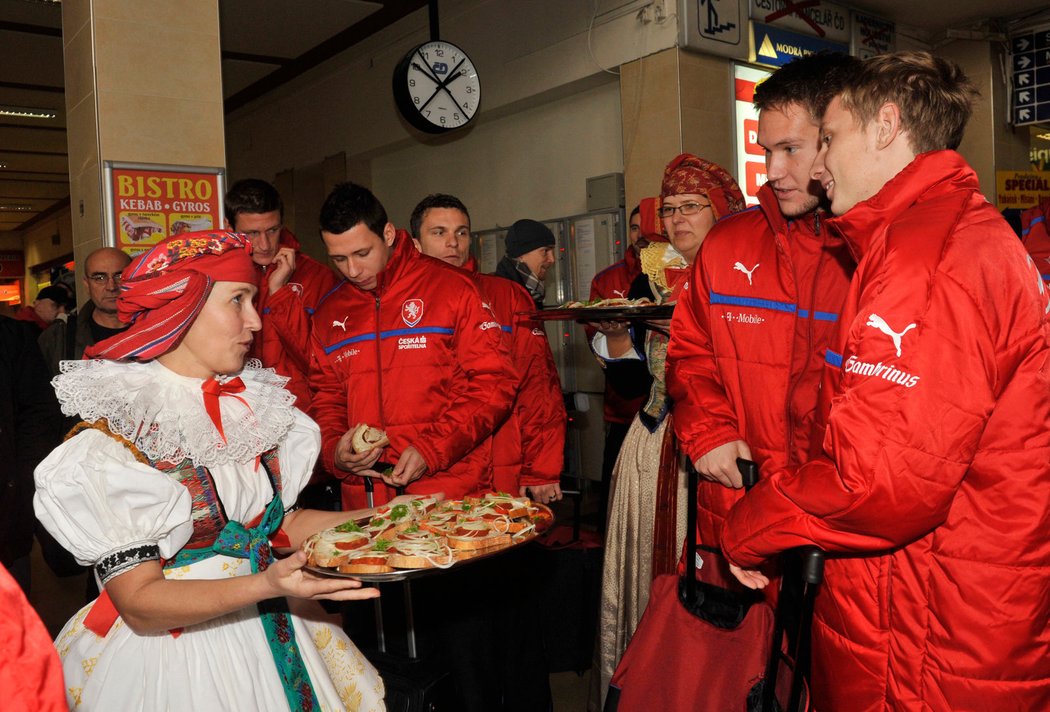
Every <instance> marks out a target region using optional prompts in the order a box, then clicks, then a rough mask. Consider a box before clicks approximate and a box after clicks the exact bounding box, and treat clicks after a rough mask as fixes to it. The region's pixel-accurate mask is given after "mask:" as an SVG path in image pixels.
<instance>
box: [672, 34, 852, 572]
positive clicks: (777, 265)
mask: <svg viewBox="0 0 1050 712" xmlns="http://www.w3.org/2000/svg"><path fill="white" fill-rule="evenodd" d="M856 61H857V60H854V59H852V58H850V57H847V56H845V55H839V54H817V55H811V56H809V57H805V58H802V59H797V60H795V61H793V62H791V63H790V64H788V65H786V66H784V67H782V68H781V69H779V70H778V71H776V72H775V73H773V75H772V76H770V77H769V78H768V79H766V80H765V81H764V82H762V83H761V84H759V85H758V86H757V87H756V89H755V96H754V103H755V106H756V108H757V109H758V111H759V117H758V142H759V144H760V145H761V146H762V147H763V148H764V149H765V151H766V174H767V176H768V182H767V183H766V184H765V185H763V186H762V188H761V189H760V191H759V196H758V197H759V205H758V206H757V207H755V208H751V209H750V210H746V211H744V212H742V213H737V214H735V215H731V216H729V217H728V218H726V219H725V220H722V221H720V222H719V223H718V224H717V225H715V226H714V228H712V230H711V232H710V233H709V234H708V236H707V239H706V240H705V241H704V245H703V247H702V249H701V251H700V255H699V258H698V259H697V260H696V262H695V267H694V272H693V275H692V276H691V278H690V279H689V282H688V283H687V285H686V287H685V290H684V291H683V294H682V297H681V299H679V301H678V306H677V307H676V309H675V315H674V320H673V321H672V325H671V342H670V344H669V346H668V351H667V384H668V392H669V393H670V394H671V397H672V399H673V402H674V416H675V417H674V424H675V432H676V434H677V435H678V438H679V441H680V442H681V444H682V447H683V449H684V450H685V452H686V453H687V455H688V457H689V458H690V460H692V461H693V462H694V463H695V465H696V468H697V471H698V472H699V473H700V474H701V476H702V478H704V479H702V480H701V482H700V487H699V490H698V493H697V503H698V518H697V532H698V536H699V541H700V542H701V543H702V544H705V545H708V546H715V547H717V546H718V538H719V534H720V531H721V526H722V521H723V519H724V517H725V515H726V513H727V512H728V511H729V509H730V508H731V507H732V506H733V504H734V503H735V502H736V501H737V500H738V499H739V498H740V497H741V496H742V495H743V490H742V489H741V486H742V485H741V479H740V473H739V472H738V471H737V466H736V460H737V458H738V457H743V458H746V459H750V460H754V461H755V462H757V463H758V465H759V467H760V469H761V470H762V471H767V470H772V469H776V468H780V467H784V466H786V465H788V464H796V465H797V464H800V463H802V462H805V460H806V458H807V456H808V453H809V446H810V432H811V430H812V427H813V418H814V413H815V411H816V406H817V395H818V392H819V386H820V377H821V373H822V371H823V365H824V350H825V349H826V348H827V346H829V345H830V344H831V340H832V338H833V337H834V335H835V333H836V327H837V321H836V320H837V319H838V313H839V311H840V307H841V305H842V302H843V300H844V299H845V296H846V290H847V288H848V286H849V279H850V275H851V274H852V270H853V260H852V258H851V257H850V255H849V252H848V250H847V249H846V245H845V242H844V241H843V240H842V238H840V237H836V236H833V235H831V234H829V233H828V231H827V230H825V229H824V228H823V225H822V221H823V219H824V212H823V209H822V207H821V206H822V203H823V201H824V192H823V190H822V188H821V187H820V184H819V183H818V182H817V181H815V180H813V179H812V178H811V177H810V172H811V169H812V165H813V160H814V159H815V158H816V156H817V152H818V150H819V147H820V117H821V114H822V113H823V110H824V102H825V101H826V99H825V98H824V97H825V94H826V90H825V86H826V85H828V84H829V83H833V82H834V81H836V77H837V76H838V74H840V73H841V72H842V70H843V69H848V68H849V67H851V66H853V65H854V63H855V62H856ZM725 573H728V572H725Z"/></svg>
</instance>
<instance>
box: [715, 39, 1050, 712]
mask: <svg viewBox="0 0 1050 712" xmlns="http://www.w3.org/2000/svg"><path fill="white" fill-rule="evenodd" d="M975 97H976V91H975V90H974V88H973V85H972V84H971V83H970V82H969V81H968V80H967V79H966V77H965V76H964V75H963V73H962V71H961V70H960V69H959V67H958V66H957V65H955V64H953V63H951V62H949V61H947V60H944V59H941V58H938V57H935V56H933V55H931V54H929V53H926V52H900V53H896V54H891V55H879V56H877V57H873V58H871V59H869V60H866V61H865V62H864V64H863V66H862V67H861V69H860V70H859V71H855V72H853V73H851V76H850V77H849V79H848V81H847V83H846V85H845V87H844V88H843V89H842V91H841V92H839V93H837V95H836V96H835V97H834V99H833V100H832V101H831V102H830V104H829V106H828V108H827V111H826V113H825V114H824V118H823V122H822V125H821V133H822V139H823V144H824V148H823V149H822V151H821V153H820V154H819V155H818V157H817V160H816V162H815V164H814V166H813V176H814V177H815V178H817V179H819V180H820V181H821V184H822V185H823V186H824V188H825V190H826V191H827V194H828V197H829V198H830V199H831V210H832V212H833V213H835V215H837V216H840V217H836V218H834V219H832V220H829V221H828V222H827V223H826V227H828V228H829V229H830V230H832V231H834V232H835V233H837V234H841V235H842V236H843V237H844V238H845V239H846V240H847V242H848V244H849V246H850V249H851V250H852V252H853V254H855V255H856V256H857V258H858V260H859V261H858V265H857V270H856V274H855V276H854V278H853V283H852V285H851V287H850V291H849V295H848V298H847V301H846V304H845V305H844V306H843V309H842V318H841V322H840V327H839V335H838V337H837V339H836V345H835V348H834V349H829V350H828V352H827V357H826V361H827V363H828V365H829V369H828V371H827V380H826V382H825V394H824V396H826V397H824V396H822V399H821V404H822V408H821V422H823V423H826V433H825V435H824V438H823V443H822V445H823V447H822V451H823V452H822V453H821V455H820V456H819V457H816V458H815V459H812V460H810V461H809V462H807V463H805V464H804V465H802V466H801V467H800V468H781V469H779V470H778V471H775V472H769V473H768V475H769V476H768V477H766V478H765V480H764V481H761V482H759V484H758V486H757V487H756V488H755V489H753V490H752V491H751V492H750V493H749V494H748V495H747V496H746V497H744V499H743V500H741V501H740V502H739V503H738V504H737V505H736V506H735V507H734V508H733V510H732V512H731V513H730V515H729V517H728V518H727V520H726V523H725V527H724V529H723V535H722V544H723V549H724V551H725V554H726V556H727V557H728V559H729V560H730V561H731V562H732V563H733V564H736V565H739V567H740V568H734V573H736V574H737V576H738V578H740V580H741V581H743V582H744V583H745V584H747V585H749V586H752V587H755V586H762V585H763V584H764V583H765V578H764V577H763V576H762V575H761V574H759V573H757V572H756V571H754V568H755V567H756V566H758V565H760V564H761V563H762V562H763V561H765V560H766V559H768V558H769V557H771V556H773V555H775V554H777V553H778V552H780V551H783V550H785V549H788V548H792V547H796V546H803V545H815V546H818V547H820V548H822V549H824V550H826V551H827V552H828V553H829V554H830V556H829V557H828V561H827V565H826V576H825V582H824V586H823V588H822V590H821V591H820V595H819V596H818V597H817V610H816V617H815V620H814V626H813V636H814V637H813V670H814V673H813V684H812V692H813V698H812V699H813V702H814V706H815V707H816V708H818V709H822V710H844V709H849V710H890V709H924V710H962V709H989V710H992V709H995V710H999V709H1018V710H1035V709H1047V708H1048V707H1050V628H1048V626H1047V620H1048V619H1050V598H1048V597H1047V595H1046V592H1047V589H1048V587H1050V546H1048V545H1047V537H1046V532H1047V531H1048V530H1050V386H1048V382H1047V363H1048V361H1050V323H1048V320H1047V310H1048V309H1050V306H1048V301H1047V294H1046V291H1045V287H1044V285H1043V283H1042V281H1041V279H1040V276H1039V271H1038V270H1037V269H1036V266H1035V265H1034V264H1033V262H1032V260H1031V259H1030V258H1029V256H1028V255H1027V254H1025V251H1024V249H1023V247H1022V246H1021V245H1020V243H1019V241H1018V240H1017V237H1016V236H1015V235H1014V233H1013V232H1012V231H1011V229H1010V228H1009V227H1008V225H1007V224H1006V222H1005V221H1004V220H1003V218H1002V216H1001V215H999V213H998V212H997V211H996V210H995V208H994V207H992V206H991V205H989V204H988V202H987V201H986V200H985V199H984V197H983V196H982V194H981V192H980V186H979V185H978V182H977V176H976V174H975V173H974V171H973V169H971V168H970V166H969V165H967V163H966V161H965V160H963V158H962V156H960V155H959V154H958V153H956V152H955V150H954V149H955V148H957V147H958V145H959V143H960V141H961V139H962V135H963V130H964V128H965V126H966V123H967V121H968V119H969V117H970V113H971V105H972V102H973V100H974V98H975Z"/></svg>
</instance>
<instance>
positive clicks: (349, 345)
mask: <svg viewBox="0 0 1050 712" xmlns="http://www.w3.org/2000/svg"><path fill="white" fill-rule="evenodd" d="M320 222H321V236H322V238H323V239H324V242H325V246H326V247H327V249H328V254H329V256H330V257H331V259H332V261H333V263H334V264H335V266H336V269H337V270H339V272H340V273H341V274H342V275H343V277H344V279H343V281H342V282H340V283H339V285H338V286H337V287H336V288H335V289H333V290H332V291H331V292H329V294H328V295H327V296H326V297H325V298H324V299H323V300H322V302H321V304H320V305H319V306H318V308H317V310H316V312H315V313H314V316H313V341H314V344H313V347H314V348H313V369H312V372H311V378H310V383H311V387H312V388H313V390H314V400H313V409H312V415H313V417H314V419H315V420H316V421H317V423H318V425H320V426H321V438H322V442H321V461H322V462H323V464H324V467H325V469H326V470H328V471H329V472H331V473H332V474H333V475H335V476H336V477H338V478H339V479H341V480H342V491H343V503H344V506H345V507H346V508H348V509H349V508H353V507H357V506H358V504H361V505H364V503H365V499H366V498H365V489H364V480H363V479H362V478H363V477H372V478H381V481H380V480H379V479H375V480H374V481H375V482H377V483H378V486H377V487H376V503H382V502H385V501H388V500H389V499H390V498H391V497H392V496H393V494H394V491H395V488H396V487H405V486H407V489H408V492H411V493H419V494H429V493H434V492H443V493H444V494H445V496H446V497H447V498H449V499H453V498H459V497H464V496H467V495H479V494H483V493H485V492H487V491H489V490H490V489H491V486H492V442H491V436H492V433H493V432H494V431H495V430H496V429H497V428H498V427H499V425H500V424H501V423H503V421H504V420H506V419H507V417H508V415H509V414H510V410H511V405H512V403H513V401H514V394H515V392H516V390H517V383H518V375H517V372H516V370H515V368H514V366H513V365H512V363H511V361H510V358H509V355H508V351H507V345H506V342H505V339H503V338H502V330H501V329H500V324H499V322H498V321H497V320H496V317H495V316H494V315H493V314H492V312H491V311H490V310H489V309H488V308H487V307H486V306H485V305H484V303H483V302H482V299H481V295H480V294H479V293H478V290H477V287H475V286H474V283H473V280H472V279H471V278H470V275H468V274H466V273H465V272H463V270H458V269H456V268H454V267H449V266H448V265H446V264H444V263H443V262H441V261H440V260H435V259H433V258H431V257H426V256H425V255H421V254H419V252H417V251H416V249H415V247H414V246H413V245H412V238H411V236H410V235H409V234H408V233H407V232H405V231H403V230H401V231H398V230H395V229H394V226H393V225H392V224H390V223H389V222H388V221H387V216H386V211H385V210H384V209H383V206H382V205H381V204H380V203H379V201H378V200H376V198H375V196H374V195H372V193H371V192H369V191H368V190H367V189H365V188H362V187H360V186H358V185H354V184H353V183H343V184H341V185H338V186H336V188H335V189H334V190H333V191H332V193H331V194H330V195H329V196H328V198H327V199H326V200H325V203H324V205H323V206H322V208H321V221H320ZM359 423H366V424H368V425H370V426H372V427H376V428H380V429H382V430H384V431H386V434H387V436H388V437H389V439H390V445H389V446H387V447H385V448H373V449H372V450H369V451H368V452H366V453H354V452H353V450H352V448H351V446H350V441H351V437H350V436H351V431H352V429H353V428H354V426H356V425H357V424H359ZM377 463H383V464H377ZM387 465H391V466H392V470H389V471H387V469H386V467H387ZM384 483H385V484H384Z"/></svg>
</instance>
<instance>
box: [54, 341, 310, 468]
mask: <svg viewBox="0 0 1050 712" xmlns="http://www.w3.org/2000/svg"><path fill="white" fill-rule="evenodd" d="M61 370H62V373H61V374H60V375H58V376H55V378H54V379H53V380H52V381H51V383H52V385H53V386H54V387H55V392H56V393H57V394H58V402H59V403H60V404H61V406H62V412H63V413H65V414H66V415H70V416H72V415H79V416H80V417H81V418H83V419H84V420H86V421H87V422H89V423H94V422H95V421H97V420H99V419H101V418H105V419H106V421H108V423H109V429H110V430H111V431H112V432H114V433H116V434H117V435H120V436H122V437H124V438H127V439H128V440H130V441H131V442H133V443H134V444H135V446H136V447H138V448H139V449H140V450H141V451H142V452H143V453H144V454H145V455H146V457H148V458H150V459H151V460H163V461H166V462H182V460H183V459H185V458H187V457H188V458H190V460H192V461H193V463H194V465H197V466H204V467H215V466H217V465H225V464H228V463H248V462H251V461H253V460H254V459H255V457H256V456H257V455H259V454H261V453H263V452H266V451H267V450H270V449H272V448H273V447H276V445H277V444H278V443H279V442H280V441H281V439H282V438H283V437H284V436H285V435H286V434H287V433H288V431H289V430H290V429H291V427H292V424H293V422H294V420H295V414H294V411H293V408H292V406H293V403H294V402H295V396H293V395H292V394H291V393H289V392H288V391H286V390H285V389H284V384H285V383H287V381H288V379H287V378H285V377H284V376H278V375H277V374H276V373H274V372H273V370H272V369H263V368H260V364H259V362H258V361H255V360H252V361H249V362H248V365H246V366H245V368H244V370H243V371H241V373H240V374H239V375H240V378H241V380H242V381H243V382H244V385H245V390H244V392H243V393H240V394H239V398H234V397H232V396H223V397H221V398H220V399H219V403H220V409H221V411H222V425H223V430H224V432H225V434H226V442H223V440H222V437H221V436H220V435H219V431H218V430H216V428H215V425H214V424H213V423H212V421H211V418H209V417H208V413H207V411H206V410H205V408H204V396H203V392H202V391H201V384H203V382H204V381H203V379H200V378H189V377H186V376H180V375H178V374H177V373H175V372H173V371H170V370H169V369H167V368H166V367H164V366H163V365H161V364H160V363H158V362H156V361H149V362H147V363H134V362H118V361H102V360H99V361H63V362H62V364H61ZM245 403H247V407H246V406H245Z"/></svg>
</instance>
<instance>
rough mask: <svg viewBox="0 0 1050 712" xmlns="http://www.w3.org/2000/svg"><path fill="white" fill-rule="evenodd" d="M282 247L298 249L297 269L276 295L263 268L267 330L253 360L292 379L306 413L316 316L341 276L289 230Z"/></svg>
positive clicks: (261, 302) (259, 303) (260, 299)
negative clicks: (312, 321) (301, 249)
mask: <svg viewBox="0 0 1050 712" xmlns="http://www.w3.org/2000/svg"><path fill="white" fill-rule="evenodd" d="M280 246H281V247H291V248H292V249H294V250H295V271H293V272H292V274H291V276H290V277H289V278H288V282H287V283H286V284H285V285H284V286H283V287H281V288H280V289H279V290H277V291H276V292H274V293H273V294H270V285H269V282H267V279H266V273H267V271H268V269H267V268H264V267H259V294H258V296H257V297H256V309H257V310H258V311H259V315H260V316H261V317H262V331H260V332H259V334H258V335H257V336H256V337H255V340H254V341H253V342H252V350H251V354H250V355H251V356H252V357H253V358H257V359H259V360H260V361H262V365H263V366H267V367H269V368H272V369H273V370H275V371H277V373H279V374H281V375H282V376H288V377H289V378H290V379H291V380H290V381H289V382H288V386H287V388H288V390H289V391H291V392H292V393H294V394H295V405H296V407H298V408H299V409H300V410H303V411H305V410H307V409H308V408H309V407H310V396H311V394H310V384H309V380H308V375H307V374H308V373H309V371H310V315H311V314H313V311H314V309H316V308H317V305H318V303H320V301H321V299H322V298H323V297H324V295H325V294H327V293H328V292H329V291H330V290H331V289H332V288H333V287H334V286H335V285H336V283H337V282H338V281H339V275H338V274H336V273H335V270H332V269H330V268H328V267H326V266H325V265H323V264H321V263H320V262H318V261H317V260H315V259H312V258H311V257H308V256H307V255H304V254H303V253H302V252H299V241H298V240H296V239H295V235H293V234H292V233H291V232H289V231H288V230H282V231H281V238H280Z"/></svg>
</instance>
